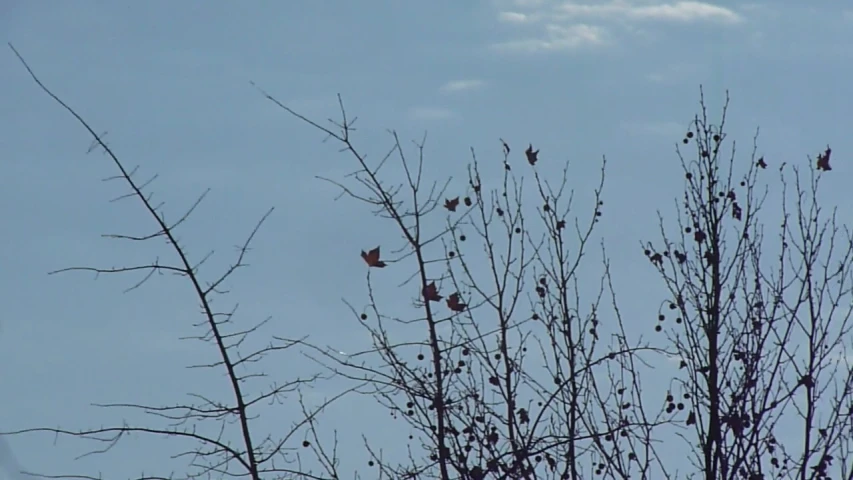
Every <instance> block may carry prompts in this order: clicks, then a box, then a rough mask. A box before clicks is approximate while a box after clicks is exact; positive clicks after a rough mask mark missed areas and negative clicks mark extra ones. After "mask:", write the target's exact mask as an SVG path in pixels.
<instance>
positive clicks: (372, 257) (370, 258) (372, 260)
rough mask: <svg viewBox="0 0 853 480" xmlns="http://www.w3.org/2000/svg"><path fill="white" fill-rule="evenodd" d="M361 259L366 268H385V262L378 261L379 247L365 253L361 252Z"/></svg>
mask: <svg viewBox="0 0 853 480" xmlns="http://www.w3.org/2000/svg"><path fill="white" fill-rule="evenodd" d="M361 258H363V259H364V263H366V264H367V266H368V267H376V268H385V262H383V261H382V260H379V247H376V248H374V249H373V250H371V251H369V252H367V253H365V251H364V250H362V251H361Z"/></svg>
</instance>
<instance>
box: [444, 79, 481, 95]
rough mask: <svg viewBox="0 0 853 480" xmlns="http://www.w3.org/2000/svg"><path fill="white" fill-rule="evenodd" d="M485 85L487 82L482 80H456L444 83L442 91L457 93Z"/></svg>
mask: <svg viewBox="0 0 853 480" xmlns="http://www.w3.org/2000/svg"><path fill="white" fill-rule="evenodd" d="M485 85H486V83H485V82H483V81H482V80H454V81H451V82H447V83H445V84H444V85H442V86H441V89H440V90H441V92H442V93H456V92H464V91H466V90H476V89H479V88H482V87H483V86H485Z"/></svg>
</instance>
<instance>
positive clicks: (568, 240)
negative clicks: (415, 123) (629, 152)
mask: <svg viewBox="0 0 853 480" xmlns="http://www.w3.org/2000/svg"><path fill="white" fill-rule="evenodd" d="M262 93H263V94H264V95H265V96H266V98H268V99H269V100H271V101H272V102H274V103H275V104H276V105H277V106H278V107H280V108H282V109H284V110H285V111H286V112H288V113H289V114H291V115H293V116H294V117H296V118H297V119H299V120H301V121H302V122H304V123H307V124H308V125H310V126H312V127H314V128H315V129H318V130H319V131H321V132H322V133H324V134H325V135H327V136H328V137H331V138H333V139H334V140H336V141H337V142H339V143H340V144H341V145H342V150H343V151H346V152H348V153H349V154H350V155H351V157H352V158H354V160H355V163H356V167H355V170H354V171H353V172H351V173H350V174H349V175H347V176H346V178H348V179H351V182H350V183H347V184H344V183H340V182H338V181H336V180H331V179H327V181H330V182H332V183H333V184H335V185H336V186H338V187H339V188H340V190H341V192H342V193H343V194H344V195H347V196H349V197H350V198H352V199H355V200H357V201H359V202H362V203H364V204H366V205H368V206H369V207H370V208H371V210H372V211H373V213H374V214H375V215H377V216H379V217H381V218H383V219H386V220H387V221H389V222H391V223H393V224H394V225H396V226H397V229H398V232H399V234H400V237H401V238H402V240H403V241H402V244H401V245H400V246H399V247H397V248H395V249H394V250H393V253H394V255H395V260H394V261H393V265H394V268H393V269H386V270H385V271H383V272H381V273H374V272H372V271H370V270H368V273H367V279H366V281H367V297H368V302H367V305H366V306H365V307H364V309H363V310H362V313H359V312H360V310H361V309H358V308H355V307H352V306H351V307H350V308H351V310H352V313H353V315H354V316H355V317H357V318H360V320H361V324H362V325H363V326H364V328H365V329H366V330H367V331H368V332H369V334H370V337H371V338H372V343H373V344H372V347H371V349H370V350H369V351H364V352H359V353H357V354H354V355H350V356H348V357H344V358H341V357H340V356H338V355H335V354H334V352H330V351H328V350H326V349H320V348H315V352H316V355H314V356H312V358H314V359H315V360H316V361H318V362H319V363H320V364H322V365H323V366H324V367H325V368H327V369H328V370H329V371H330V372H332V373H334V374H335V375H340V376H344V377H347V378H349V379H351V380H353V381H356V382H367V383H369V384H370V385H371V386H372V388H369V389H361V390H359V391H360V392H361V393H363V394H366V395H371V396H374V397H375V398H376V399H377V401H378V402H380V403H381V404H382V405H383V406H384V407H386V408H387V409H388V410H389V411H390V412H391V413H392V416H393V417H394V418H396V419H402V420H403V421H405V422H406V423H407V424H408V426H409V427H410V430H411V432H412V433H411V434H410V435H409V437H408V439H402V440H408V442H409V452H410V455H409V458H408V459H407V460H406V461H400V460H399V459H392V460H386V459H383V458H381V456H380V455H379V454H378V452H380V451H381V450H382V448H381V447H380V446H377V445H376V444H375V440H371V439H369V438H366V439H365V443H366V445H367V447H368V449H369V452H370V456H371V459H370V464H371V465H373V466H375V467H376V468H378V470H379V475H380V476H381V477H382V478H395V479H396V478H441V479H449V478H460V479H475V480H476V479H483V478H505V479H509V478H582V477H585V476H590V475H591V474H593V473H597V474H603V473H605V472H606V473H607V475H608V476H610V477H613V478H617V477H618V478H629V477H630V476H632V475H641V476H642V475H646V476H648V475H651V472H652V471H653V467H654V465H656V464H658V463H659V462H660V460H661V459H660V458H659V457H658V455H657V452H656V450H655V446H654V445H653V442H652V438H653V437H652V432H653V430H654V429H655V428H656V427H658V426H660V425H662V424H664V423H666V421H667V420H666V419H665V418H664V415H665V413H664V407H663V406H662V405H661V404H660V402H659V401H658V405H657V406H656V407H655V408H653V409H649V408H648V407H647V406H645V405H646V402H644V399H643V398H642V391H641V390H642V383H641V381H640V378H639V375H638V368H637V366H636V362H639V361H640V360H639V354H640V353H641V352H644V353H658V354H659V353H663V351H662V350H660V349H655V348H653V347H651V346H649V345H647V344H645V343H643V342H641V341H632V340H630V339H628V338H627V336H626V334H625V330H624V328H623V325H622V318H621V314H620V312H619V310H618V308H616V297H615V294H614V293H613V291H612V288H611V287H612V285H611V283H610V271H609V261H608V259H607V255H606V251H605V250H604V248H603V245H602V261H603V263H602V268H601V271H600V273H599V279H598V281H597V283H598V288H597V289H593V290H592V291H590V292H586V293H582V290H583V289H582V288H581V287H580V284H581V283H587V282H589V279H581V278H580V273H579V272H580V269H581V265H582V264H584V263H587V262H585V261H584V257H586V256H588V255H589V252H588V250H590V249H591V247H592V244H591V239H592V235H593V232H594V229H595V226H596V225H597V222H598V221H599V218H600V217H601V215H602V212H603V201H602V197H601V195H602V191H603V187H604V178H605V177H604V162H602V168H601V176H600V178H599V182H598V184H597V185H594V186H593V188H592V192H590V193H591V194H592V198H593V201H592V202H591V203H592V204H591V205H590V209H589V211H588V214H587V215H585V218H573V215H574V213H573V211H572V208H571V199H572V198H573V194H572V193H573V192H570V191H569V189H568V185H567V178H568V175H567V172H568V165H566V168H565V169H564V170H563V176H562V178H561V179H560V181H559V183H558V184H556V185H552V183H551V182H550V181H549V180H548V179H546V178H544V177H542V176H540V174H539V172H538V170H537V166H538V164H537V162H538V160H539V150H534V149H533V146H532V145H530V146H529V147H528V148H527V150H526V151H524V154H525V156H524V157H522V158H524V159H525V160H526V163H527V164H529V167H530V168H531V170H532V173H533V179H534V180H533V189H532V191H531V192H530V193H527V192H525V190H524V179H523V178H522V177H520V176H518V175H517V174H515V173H514V171H513V170H512V168H511V166H510V165H511V163H512V162H513V161H514V159H513V158H511V157H510V151H511V150H510V147H509V144H508V143H507V142H506V141H503V140H502V141H501V142H502V146H503V152H504V156H503V161H502V168H501V173H500V175H501V177H500V178H499V180H498V181H497V185H496V186H494V187H492V186H490V185H487V184H485V180H484V178H483V175H481V164H480V162H479V161H478V159H477V156H476V154H475V152H474V151H473V150H472V152H471V154H472V159H471V163H470V165H469V168H468V178H467V188H465V189H464V191H462V189H460V186H459V185H454V184H453V182H452V181H451V180H446V181H443V182H442V183H441V184H439V183H431V184H430V183H428V181H427V180H425V177H426V174H425V173H424V172H425V170H426V167H425V163H424V156H425V155H424V149H425V145H424V143H423V142H420V143H416V144H415V149H414V150H415V155H416V158H417V159H416V160H412V159H411V158H410V156H409V155H408V154H407V153H406V151H405V149H404V148H403V147H402V145H401V142H400V139H399V138H398V136H397V134H396V132H391V138H392V146H391V148H390V149H389V152H388V153H387V154H386V155H385V156H384V157H383V158H382V159H381V160H380V161H379V162H377V163H376V164H375V165H371V164H369V163H368V162H367V161H366V160H365V155H363V154H362V153H361V152H359V151H358V150H357V149H356V147H355V146H354V144H353V142H352V138H351V133H352V132H353V130H352V127H351V122H350V121H349V120H348V118H347V113H346V110H345V109H344V106H343V102H342V101H340V98H339V102H340V111H341V120H340V121H339V122H333V125H332V126H331V127H325V126H322V125H320V124H319V123H317V122H315V121H313V120H310V119H308V118H306V117H304V116H302V115H301V114H299V113H298V112H295V111H294V110H292V109H290V108H289V107H287V106H286V105H284V104H282V103H281V102H279V101H278V100H276V99H275V98H274V97H273V96H272V95H270V94H268V93H266V92H262ZM393 159H396V161H397V162H399V166H400V167H401V171H402V172H404V178H403V179H402V182H401V183H400V184H396V183H394V180H395V179H393V178H388V176H387V175H386V173H385V172H386V171H387V169H388V166H389V164H390V162H391V161H393ZM545 161H547V160H543V162H545ZM451 197H452V199H451ZM460 197H461V198H462V199H463V200H462V204H463V205H464V207H465V208H464V210H459V211H457V206H458V205H459V198H460ZM442 199H444V203H443V204H442V203H441V202H442ZM528 205H535V206H534V207H532V208H531V207H528ZM442 206H444V207H445V209H446V210H442V209H441V208H440V207H442ZM436 217H438V219H437V218H436ZM567 225H571V226H572V227H570V228H567ZM469 237H470V238H469ZM376 241H377V242H382V243H387V242H388V241H389V239H386V238H377V239H376ZM368 264H370V262H368ZM393 274H396V275H397V276H398V277H399V276H402V279H401V283H400V291H402V292H406V291H409V292H410V294H411V292H413V291H417V292H421V293H420V294H419V295H416V296H415V297H414V298H413V302H412V306H413V309H412V310H410V311H408V312H404V313H401V314H399V315H398V314H396V313H393V314H392V313H389V312H387V311H386V309H385V308H384V306H383V301H382V300H381V298H380V296H381V295H382V292H378V291H376V289H375V288H374V281H373V278H374V277H375V275H383V276H387V275H393ZM585 294H591V296H590V297H589V299H586V297H585V296H584V295H585ZM442 298H446V305H442V304H441V303H440V301H441V300H442ZM445 306H446V307H447V308H445ZM365 312H370V314H369V315H368V314H367V313H365ZM531 355H535V356H536V357H538V359H537V360H533V358H534V357H531ZM368 358H369V360H366V359H368ZM537 363H539V364H538V365H537Z"/></svg>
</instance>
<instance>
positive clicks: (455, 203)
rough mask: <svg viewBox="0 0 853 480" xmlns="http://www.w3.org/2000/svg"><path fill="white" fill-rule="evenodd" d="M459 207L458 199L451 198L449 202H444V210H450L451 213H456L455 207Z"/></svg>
mask: <svg viewBox="0 0 853 480" xmlns="http://www.w3.org/2000/svg"><path fill="white" fill-rule="evenodd" d="M458 206H459V197H456V198H452V199H450V200H447V199H445V200H444V208H446V209H448V210H450V211H451V212H455V211H456V207H458Z"/></svg>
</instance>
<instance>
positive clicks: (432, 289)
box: [423, 282, 468, 312]
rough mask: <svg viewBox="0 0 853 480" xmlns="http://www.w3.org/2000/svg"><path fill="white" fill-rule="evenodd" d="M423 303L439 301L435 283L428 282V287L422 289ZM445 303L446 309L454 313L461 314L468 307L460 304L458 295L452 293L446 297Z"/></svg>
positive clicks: (439, 296)
mask: <svg viewBox="0 0 853 480" xmlns="http://www.w3.org/2000/svg"><path fill="white" fill-rule="evenodd" d="M423 295H424V301H427V302H438V301H441V299H442V298H444V297H442V296H441V295H439V294H438V287H436V286H435V282H430V283H429V285H427V286H426V287H424V290H423ZM445 302H446V303H447V308H449V309H451V310H453V311H454V312H463V311H465V308H467V307H468V305H467V304H465V303H462V300H461V299H460V297H459V293H458V292H457V293H452V294H450V296H448V297H447V300H446V301H445Z"/></svg>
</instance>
